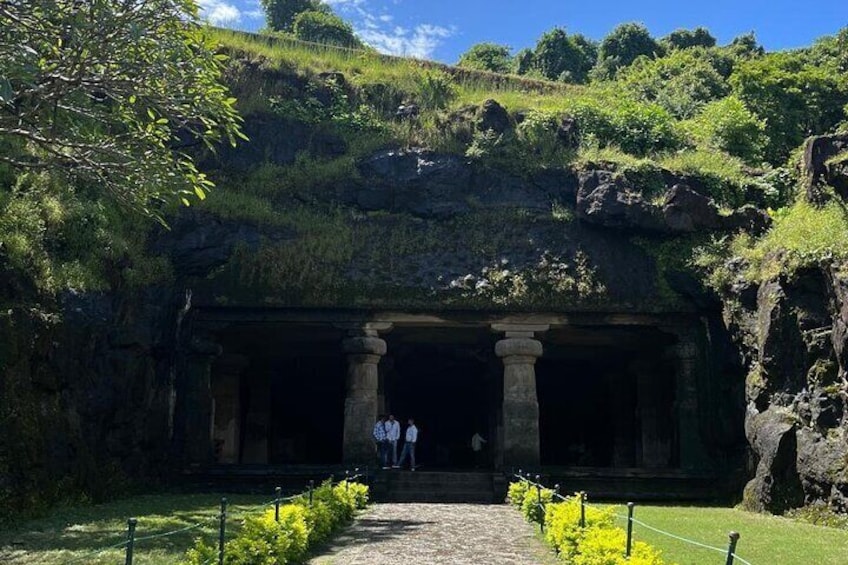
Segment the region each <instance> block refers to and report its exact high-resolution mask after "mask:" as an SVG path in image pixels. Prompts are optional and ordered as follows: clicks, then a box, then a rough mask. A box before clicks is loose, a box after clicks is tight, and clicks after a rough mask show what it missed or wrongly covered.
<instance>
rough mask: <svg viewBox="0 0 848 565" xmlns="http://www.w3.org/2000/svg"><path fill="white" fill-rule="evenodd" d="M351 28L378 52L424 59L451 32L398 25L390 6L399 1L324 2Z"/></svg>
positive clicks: (434, 27)
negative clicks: (348, 22)
mask: <svg viewBox="0 0 848 565" xmlns="http://www.w3.org/2000/svg"><path fill="white" fill-rule="evenodd" d="M324 1H325V2H326V3H327V4H329V5H330V6H332V7H333V9H334V10H336V12H337V13H339V14H341V15H342V16H343V17H345V18H346V19H347V20H348V21H350V23H351V25H352V26H353V29H354V31H355V32H356V35H358V36H359V37H360V39H362V41H364V42H365V43H367V44H368V45H370V46H371V47H374V48H375V49H377V50H378V51H380V52H381V53H387V54H390V55H405V56H409V57H418V58H421V59H425V58H428V57H431V56H432V55H433V52H434V51H435V50H436V48H437V47H438V46H439V45H441V43H442V42H443V41H444V40H445V39H447V38H448V37H450V36H452V35H454V33H455V30H454V29H452V28H447V27H443V26H439V25H434V24H429V23H418V24H415V25H414V26H413V27H412V29H410V28H409V27H404V26H401V25H399V24H398V23H397V22H396V21H395V16H394V15H393V14H391V13H390V12H391V9H392V8H391V6H392V5H396V4H398V3H399V2H400V1H401V0H324Z"/></svg>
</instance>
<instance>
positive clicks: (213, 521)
mask: <svg viewBox="0 0 848 565" xmlns="http://www.w3.org/2000/svg"><path fill="white" fill-rule="evenodd" d="M363 476H364V475H363V474H361V473H357V474H356V475H353V476H352V477H345V478H343V479H340V480H338V481H336V480H335V477H334V476H331V477H330V478H329V479H328V480H329V483H330V486H333V485H339V484H342V483H343V482H344V481H348V482H353V481H355V480H357V479H359V478H362V477H363ZM305 496H307V494H306V493H300V494H293V495H289V496H285V497H280V498H276V497H275V498H272V499H271V500H269V501H268V502H263V503H260V504H249V505H241V506H230V507H229V509H228V513H227V515H228V517H230V518H234V517H235V516H236V515H239V514H240V515H244V514H247V513H250V512H251V511H253V510H260V509H263V508H267V507H269V506H275V505H276V504H277V503H278V502H279V503H284V502H292V501H294V500H297V499H301V498H304V497H305ZM219 520H220V516H218V515H216V516H212V517H210V518H208V519H207V520H205V521H202V522H197V523H195V524H191V525H189V526H185V527H182V528H178V529H176V530H171V531H168V532H161V533H157V534H149V535H146V536H141V537H136V538H133V543H138V542H142V541H149V540H154V539H160V538H166V537H170V536H174V535H177V534H181V533H185V532H189V531H192V530H196V529H200V528H203V527H211V526H213V525H217V523H218V521H219ZM129 543H130V540H124V541H121V542H119V543H116V544H114V545H109V546H106V547H102V548H100V549H96V550H93V551H90V552H88V553H85V554H83V555H79V556H77V557H74V558H73V559H70V560H69V561H65V563H64V565H74V564H76V563H81V562H83V561H85V560H88V559H91V558H92V557H96V556H98V555H100V554H101V553H104V552H106V551H109V550H113V549H120V548H125V547H127V546H128V545H129ZM216 560H217V557H213V558H211V559H210V560H208V561H206V562H205V563H203V565H211V564H212V563H213V562H214V561H216ZM746 565H750V564H746Z"/></svg>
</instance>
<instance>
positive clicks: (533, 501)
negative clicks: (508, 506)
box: [521, 485, 554, 524]
mask: <svg viewBox="0 0 848 565" xmlns="http://www.w3.org/2000/svg"><path fill="white" fill-rule="evenodd" d="M553 498H554V491H552V490H551V489H549V488H543V489H541V492H539V491H537V489H536V487H535V486H533V485H530V487H529V488H528V489H527V491H526V492H525V493H524V500H522V501H521V512H522V514H524V517H525V518H527V519H528V520H529V521H531V522H536V523H539V524H541V523H542V522H543V521H544V520H545V508H544V507H545V506H546V505H548V504H550V503H551V501H552V500H553ZM540 499H541V503H542V506H540V505H539V501H540Z"/></svg>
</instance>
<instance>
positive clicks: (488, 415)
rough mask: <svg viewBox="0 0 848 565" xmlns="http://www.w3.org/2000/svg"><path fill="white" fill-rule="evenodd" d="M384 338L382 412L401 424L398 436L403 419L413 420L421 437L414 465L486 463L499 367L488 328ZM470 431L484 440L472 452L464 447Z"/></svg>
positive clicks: (492, 441)
mask: <svg viewBox="0 0 848 565" xmlns="http://www.w3.org/2000/svg"><path fill="white" fill-rule="evenodd" d="M387 341H388V344H389V346H388V350H389V352H390V354H389V356H387V358H386V359H384V361H383V363H384V365H383V367H384V370H383V382H384V385H383V386H384V396H385V411H386V413H391V414H394V416H395V418H397V419H398V420H399V421H400V422H401V440H403V436H404V430H405V429H406V423H407V419H408V418H410V417H412V418H414V419H415V424H416V426H417V427H418V429H419V434H420V435H419V442H418V444H417V445H416V459H417V460H418V463H419V465H422V466H424V467H427V468H443V469H448V468H450V469H468V468H475V467H476V468H491V467H492V465H493V462H494V451H495V448H496V444H497V410H496V407H498V406H500V388H501V386H502V385H501V382H502V370H503V369H502V368H501V365H500V361H499V360H497V358H495V357H494V355H493V354H492V351H493V348H494V336H493V335H492V334H491V332H489V331H486V329H481V328H432V329H422V328H416V329H413V328H399V329H396V330H394V331H393V332H392V333H391V334H389V336H388V337H387ZM475 433H479V434H480V435H481V436H482V437H483V438H484V439H485V440H486V441H487V443H486V444H485V445H484V448H483V451H482V453H479V454H475V453H474V452H473V451H472V449H471V437H472V436H473V435H474V434H475ZM401 443H402V441H401ZM398 449H400V447H399V448H398Z"/></svg>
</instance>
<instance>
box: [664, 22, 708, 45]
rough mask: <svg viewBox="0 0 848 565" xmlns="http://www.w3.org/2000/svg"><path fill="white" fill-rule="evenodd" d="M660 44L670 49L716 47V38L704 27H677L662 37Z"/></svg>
mask: <svg viewBox="0 0 848 565" xmlns="http://www.w3.org/2000/svg"><path fill="white" fill-rule="evenodd" d="M660 44H661V45H662V46H663V47H665V48H666V49H668V50H671V49H689V48H690V47H715V44H716V38H715V37H713V36H712V34H710V32H709V31H708V30H707V29H706V28H703V27H696V28H695V29H676V30H674V31H673V32H671V33H669V34H668V35H666V36H665V37H663V38H662V39H660Z"/></svg>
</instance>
